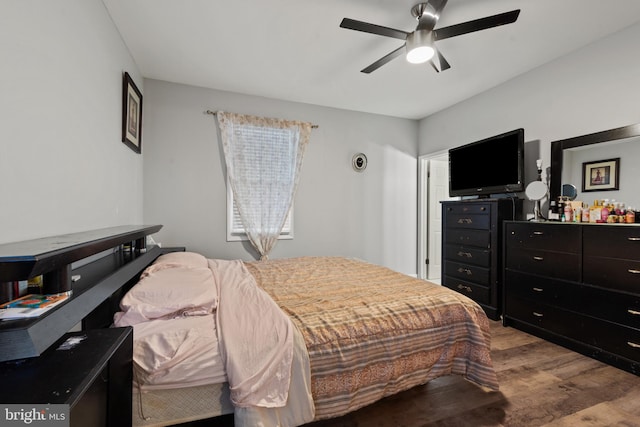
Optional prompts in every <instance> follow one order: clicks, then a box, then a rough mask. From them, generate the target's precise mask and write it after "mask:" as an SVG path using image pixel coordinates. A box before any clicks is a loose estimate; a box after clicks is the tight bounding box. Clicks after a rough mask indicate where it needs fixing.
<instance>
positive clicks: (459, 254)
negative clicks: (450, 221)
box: [444, 245, 491, 268]
mask: <svg viewBox="0 0 640 427" xmlns="http://www.w3.org/2000/svg"><path fill="white" fill-rule="evenodd" d="M444 257H445V258H446V259H448V260H451V261H455V262H461V263H463V264H473V265H479V266H481V267H487V268H489V267H490V266H491V251H490V250H489V249H481V248H475V247H470V246H459V245H446V246H445V250H444Z"/></svg>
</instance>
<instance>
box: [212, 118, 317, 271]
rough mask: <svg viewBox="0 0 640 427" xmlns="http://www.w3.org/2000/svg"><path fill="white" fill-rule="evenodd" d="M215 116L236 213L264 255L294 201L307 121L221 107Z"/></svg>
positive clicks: (276, 235)
mask: <svg viewBox="0 0 640 427" xmlns="http://www.w3.org/2000/svg"><path fill="white" fill-rule="evenodd" d="M216 117H217V118H218V123H219V125H220V133H221V136H222V146H223V150H224V157H225V163H226V165H227V176H228V178H229V183H230V184H231V189H232V191H233V196H234V199H235V202H236V206H237V207H238V211H239V213H240V218H242V223H243V225H244V229H245V231H246V233H247V236H248V237H249V240H250V241H251V244H252V245H253V246H254V247H255V248H256V250H257V251H258V253H260V258H261V259H267V258H268V256H269V253H270V252H271V249H273V247H274V246H275V244H276V242H277V241H278V236H279V235H280V232H281V230H282V227H283V226H284V224H285V221H286V219H287V215H288V214H289V210H290V209H291V205H292V203H293V197H294V195H295V192H296V188H297V186H298V173H299V171H300V167H301V165H302V158H303V156H304V151H305V148H306V146H307V144H308V143H309V136H310V134H311V124H310V123H304V122H298V121H289V120H280V119H271V118H263V117H255V116H248V115H244V114H234V113H227V112H223V111H218V112H217V113H216Z"/></svg>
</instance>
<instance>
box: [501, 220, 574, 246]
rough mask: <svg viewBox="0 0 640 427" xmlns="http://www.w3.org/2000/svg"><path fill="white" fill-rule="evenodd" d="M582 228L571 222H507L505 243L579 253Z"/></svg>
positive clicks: (507, 244)
mask: <svg viewBox="0 0 640 427" xmlns="http://www.w3.org/2000/svg"><path fill="white" fill-rule="evenodd" d="M581 242H582V238H581V229H580V227H579V226H574V225H571V224H548V223H544V224H541V223H522V222H517V223H507V224H506V226H505V245H506V247H507V250H510V249H511V248H527V249H541V250H550V251H556V252H570V253H579V252H580V251H581Z"/></svg>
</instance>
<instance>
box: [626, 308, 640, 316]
mask: <svg viewBox="0 0 640 427" xmlns="http://www.w3.org/2000/svg"><path fill="white" fill-rule="evenodd" d="M627 313H629V314H633V315H634V316H640V311H638V310H634V309H632V308H630V309H628V310H627Z"/></svg>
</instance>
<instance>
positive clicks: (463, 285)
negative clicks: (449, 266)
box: [443, 276, 491, 304]
mask: <svg viewBox="0 0 640 427" xmlns="http://www.w3.org/2000/svg"><path fill="white" fill-rule="evenodd" d="M443 285H444V286H446V287H447V288H450V289H453V290H454V291H457V292H460V293H461V294H463V295H466V296H468V297H469V298H471V299H473V300H474V301H476V302H479V303H481V304H490V301H491V299H490V298H491V292H490V290H489V288H488V287H487V286H480V285H478V284H477V283H472V282H468V281H466V280H462V279H458V278H456V277H449V276H445V277H444V281H443Z"/></svg>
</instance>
